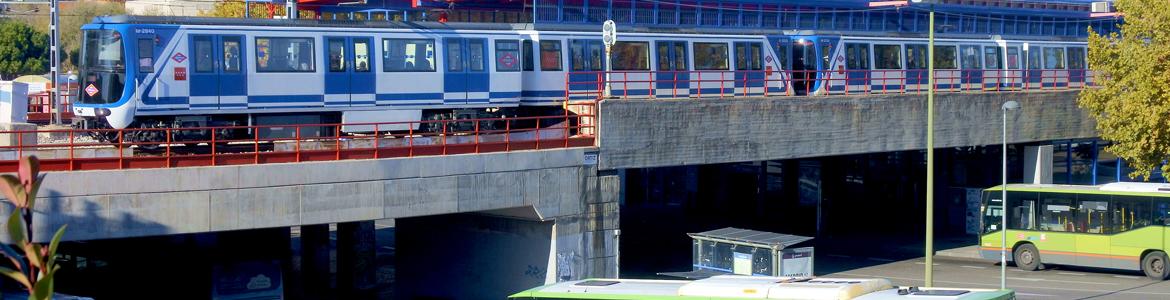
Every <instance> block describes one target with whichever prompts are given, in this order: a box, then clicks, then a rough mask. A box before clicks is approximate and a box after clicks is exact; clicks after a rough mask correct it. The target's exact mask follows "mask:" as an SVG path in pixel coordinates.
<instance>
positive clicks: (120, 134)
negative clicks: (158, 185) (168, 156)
mask: <svg viewBox="0 0 1170 300" xmlns="http://www.w3.org/2000/svg"><path fill="white" fill-rule="evenodd" d="M124 132H125V129H118V169H123V167H122V160H123V159H122V151H123V150H125V149H126V147H125V146H126V145H125V142H124V141H123V139H122V137H123V136H124V135H125V134H124ZM22 148H23V147H22Z"/></svg>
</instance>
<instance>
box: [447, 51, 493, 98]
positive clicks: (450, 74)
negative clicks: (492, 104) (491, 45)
mask: <svg viewBox="0 0 1170 300" xmlns="http://www.w3.org/2000/svg"><path fill="white" fill-rule="evenodd" d="M443 45H444V46H445V50H444V53H445V58H446V62H447V69H446V72H445V73H444V74H443V103H444V104H467V103H487V102H488V90H489V87H490V83H491V82H490V80H491V79H490V75H488V72H487V66H486V63H485V61H484V57H486V55H487V47H486V45H487V40H486V39H482V38H445V39H443Z"/></svg>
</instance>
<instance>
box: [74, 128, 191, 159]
mask: <svg viewBox="0 0 1170 300" xmlns="http://www.w3.org/2000/svg"><path fill="white" fill-rule="evenodd" d="M165 130H166V131H165V132H166V133H167V154H166V156H167V160H166V161H167V168H170V167H171V143H172V140H171V139H172V137H171V128H167V129H165ZM70 138H72V134H70ZM70 156H72V155H70Z"/></svg>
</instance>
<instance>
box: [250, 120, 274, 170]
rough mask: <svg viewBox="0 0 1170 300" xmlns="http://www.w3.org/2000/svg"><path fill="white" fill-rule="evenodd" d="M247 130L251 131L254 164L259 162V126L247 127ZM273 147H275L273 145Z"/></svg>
mask: <svg viewBox="0 0 1170 300" xmlns="http://www.w3.org/2000/svg"><path fill="white" fill-rule="evenodd" d="M248 131H251V132H252V152H253V153H254V155H255V161H254V163H255V164H260V128H259V127H249V128H248ZM273 148H275V147H273Z"/></svg>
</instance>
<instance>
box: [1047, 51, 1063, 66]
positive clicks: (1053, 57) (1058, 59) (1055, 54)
mask: <svg viewBox="0 0 1170 300" xmlns="http://www.w3.org/2000/svg"><path fill="white" fill-rule="evenodd" d="M1044 68H1045V69H1050V70H1062V69H1064V48H1060V47H1044Z"/></svg>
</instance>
